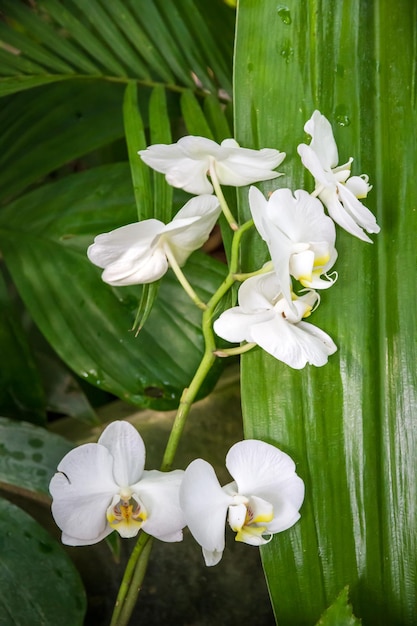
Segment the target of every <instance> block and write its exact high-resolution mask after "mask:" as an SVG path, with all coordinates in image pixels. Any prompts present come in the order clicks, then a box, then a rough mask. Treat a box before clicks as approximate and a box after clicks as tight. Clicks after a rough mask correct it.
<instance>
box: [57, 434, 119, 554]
mask: <svg viewBox="0 0 417 626" xmlns="http://www.w3.org/2000/svg"><path fill="white" fill-rule="evenodd" d="M49 490H50V493H51V495H52V498H53V502H52V515H53V517H54V519H55V521H56V523H57V525H58V526H59V527H60V528H61V530H62V531H63V534H64V535H65V536H69V537H72V538H73V543H72V544H71V545H82V544H78V543H74V542H76V541H77V540H78V539H80V540H81V541H84V542H87V543H96V542H97V541H100V538H101V537H102V536H105V534H108V533H107V531H106V529H107V528H108V527H107V520H106V510H107V507H108V506H109V504H110V502H111V500H112V498H113V496H114V494H115V493H116V492H117V491H118V486H117V485H116V483H115V481H114V478H113V458H112V456H111V454H110V452H109V451H108V450H107V448H105V447H104V446H101V445H98V444H85V445H82V446H80V447H79V448H75V449H74V450H71V452H69V453H68V454H67V455H65V457H64V458H63V459H62V461H61V462H60V464H59V465H58V473H56V474H55V475H54V476H53V478H52V480H51V482H50V485H49ZM109 532H110V531H109ZM103 533H104V535H103Z"/></svg>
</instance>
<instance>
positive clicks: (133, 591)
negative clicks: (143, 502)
mask: <svg viewBox="0 0 417 626" xmlns="http://www.w3.org/2000/svg"><path fill="white" fill-rule="evenodd" d="M152 544H153V539H152V537H150V536H149V535H147V534H146V533H144V532H141V534H140V537H139V539H138V541H137V542H136V545H135V547H134V549H133V552H132V554H131V556H130V559H129V562H128V564H127V567H126V570H125V573H124V576H123V580H122V584H121V585H120V589H119V593H118V596H117V600H116V605H115V607H114V611H113V616H112V620H111V622H110V626H127V624H128V623H129V620H130V617H131V615H132V612H133V609H134V608H135V604H136V600H137V597H138V595H139V592H140V590H141V587H142V582H143V579H144V577H145V574H146V569H147V567H148V562H149V557H150V554H151V549H152Z"/></svg>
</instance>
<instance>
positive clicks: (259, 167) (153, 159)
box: [139, 136, 285, 194]
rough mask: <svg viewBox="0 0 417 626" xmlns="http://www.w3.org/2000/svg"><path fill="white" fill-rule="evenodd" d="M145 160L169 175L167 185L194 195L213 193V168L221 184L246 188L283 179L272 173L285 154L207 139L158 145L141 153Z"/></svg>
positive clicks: (181, 140)
mask: <svg viewBox="0 0 417 626" xmlns="http://www.w3.org/2000/svg"><path fill="white" fill-rule="evenodd" d="M139 154H140V156H141V158H142V160H143V161H144V162H145V163H147V164H148V165H149V166H150V167H152V168H153V169H155V170H156V171H158V172H162V173H163V174H165V177H166V179H167V182H168V183H169V184H171V185H173V186H174V187H181V188H182V189H185V191H188V192H190V193H195V194H206V193H212V191H213V187H212V185H211V183H210V182H209V181H208V178H207V173H208V171H209V169H210V166H211V164H212V166H213V167H214V168H215V171H216V175H217V178H218V181H219V183H220V184H223V185H234V186H238V187H239V186H242V185H248V184H250V183H253V182H258V181H260V180H269V179H271V178H276V177H277V176H280V174H279V173H278V172H274V171H272V170H273V169H274V168H275V167H277V166H278V165H279V163H281V162H282V160H283V159H284V157H285V154H283V153H280V152H279V151H278V150H275V149H272V148H263V149H262V150H251V149H248V148H241V147H240V146H239V144H238V143H237V142H236V141H235V140H234V139H225V140H224V141H223V142H222V144H221V145H219V144H217V143H216V142H214V141H212V140H211V139H207V138H205V137H195V136H188V137H182V138H181V139H180V140H179V141H178V142H177V144H172V145H163V144H156V145H154V146H149V148H147V149H146V150H141V151H140V152H139Z"/></svg>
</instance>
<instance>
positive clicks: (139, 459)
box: [98, 421, 145, 487]
mask: <svg viewBox="0 0 417 626" xmlns="http://www.w3.org/2000/svg"><path fill="white" fill-rule="evenodd" d="M98 444H101V445H102V446H104V447H106V448H107V450H108V451H109V452H110V454H111V455H112V457H113V476H114V480H115V482H116V483H117V484H118V485H119V486H120V487H127V486H128V485H132V484H133V483H136V482H137V481H138V480H139V479H140V477H141V476H142V473H143V468H144V467H145V444H144V443H143V439H142V437H141V436H140V435H139V433H138V431H137V430H136V428H135V427H134V426H132V424H130V423H129V422H122V421H117V422H112V423H111V424H109V425H108V426H107V428H105V429H104V430H103V432H102V434H101V436H100V438H99V440H98Z"/></svg>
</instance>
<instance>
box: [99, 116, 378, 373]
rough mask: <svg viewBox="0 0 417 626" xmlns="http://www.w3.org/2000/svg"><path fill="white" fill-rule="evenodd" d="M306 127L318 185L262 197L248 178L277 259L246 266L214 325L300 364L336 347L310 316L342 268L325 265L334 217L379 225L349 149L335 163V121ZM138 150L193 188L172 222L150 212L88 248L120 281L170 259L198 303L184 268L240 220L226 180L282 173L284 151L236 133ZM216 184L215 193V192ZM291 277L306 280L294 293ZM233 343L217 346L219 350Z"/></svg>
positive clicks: (332, 251)
mask: <svg viewBox="0 0 417 626" xmlns="http://www.w3.org/2000/svg"><path fill="white" fill-rule="evenodd" d="M304 129H305V131H306V132H307V133H308V134H310V135H311V142H310V145H306V144H300V145H299V146H298V153H299V155H300V157H301V160H302V163H303V165H304V166H305V167H306V168H307V169H308V170H309V171H310V172H311V174H312V175H313V176H314V180H315V190H314V191H313V192H312V193H308V192H307V191H305V190H303V189H298V190H295V191H294V192H293V191H292V190H291V189H289V188H281V189H277V190H275V191H274V192H273V193H271V195H270V196H269V197H268V198H265V196H264V194H263V193H262V192H261V191H259V189H257V188H256V187H253V186H252V187H250V189H249V206H250V211H251V215H252V219H253V222H254V224H255V227H256V229H257V231H258V233H259V235H260V237H261V238H262V239H263V240H264V241H265V243H266V245H267V247H268V250H269V255H270V258H271V261H270V262H269V263H267V264H266V266H264V267H263V268H260V269H259V270H258V271H257V272H253V273H252V274H251V275H250V276H246V277H245V276H243V279H245V278H246V280H244V281H243V283H242V285H241V287H240V289H239V292H238V305H237V306H235V307H232V308H231V309H229V310H227V311H225V312H224V313H223V314H222V315H220V317H219V319H217V320H216V321H215V323H214V327H213V328H214V331H215V333H216V334H217V335H218V336H219V337H221V338H222V339H225V340H226V341H229V342H231V343H242V342H246V343H245V344H244V345H243V346H242V347H241V350H245V349H249V348H250V347H251V346H253V345H258V346H260V347H261V348H263V349H264V350H265V351H266V352H268V353H269V354H271V355H272V356H274V357H275V358H277V359H279V360H281V361H283V362H284V363H286V364H287V365H289V366H290V367H292V368H295V369H301V368H303V367H305V366H306V365H307V364H311V365H315V366H322V365H324V364H325V363H327V360H328V357H329V356H330V355H331V354H333V353H334V352H335V351H336V350H337V348H336V345H335V344H334V342H333V340H332V339H331V338H330V337H329V335H327V333H325V332H324V331H322V330H320V329H319V328H317V327H316V326H313V325H312V324H310V323H307V322H305V321H304V319H305V318H307V317H308V316H309V315H310V314H311V313H312V312H313V311H314V310H315V309H316V308H317V307H318V305H319V303H320V297H319V295H318V293H317V291H316V290H321V289H328V288H329V287H331V286H332V285H333V284H334V282H335V281H336V278H337V273H336V272H334V271H333V272H332V273H329V272H330V270H332V268H333V266H334V264H335V262H336V259H337V251H336V247H335V244H336V229H335V223H337V224H339V225H340V226H342V227H343V228H344V229H345V230H347V231H348V232H349V233H351V234H352V235H355V236H356V237H359V238H360V239H362V240H364V241H368V242H370V241H371V240H370V238H369V237H368V235H366V233H365V230H366V231H367V232H368V233H377V232H378V231H379V226H378V225H377V223H376V220H375V217H374V216H373V214H372V213H371V212H370V211H369V210H368V209H367V208H366V207H365V206H364V205H363V204H362V203H361V202H360V198H364V197H366V196H367V194H368V191H369V190H370V189H371V187H370V185H369V184H368V177H367V176H366V175H362V176H350V169H351V164H352V161H353V159H352V158H350V159H349V161H348V162H347V163H345V164H344V165H337V163H338V160H339V157H338V150H337V146H336V142H335V140H334V137H333V132H332V129H331V126H330V123H329V121H328V120H327V119H326V118H325V117H324V115H322V114H321V113H320V112H319V111H314V113H313V115H312V116H311V118H310V120H308V122H307V123H306V124H305V127H304ZM139 155H140V157H141V158H142V160H143V161H144V162H145V163H146V164H147V165H149V166H150V167H152V168H153V169H154V170H156V171H157V172H161V173H163V174H165V177H166V180H167V182H168V183H169V184H171V185H173V186H174V187H179V188H182V189H184V190H185V191H188V192H189V193H192V194H196V197H194V198H192V199H191V200H190V201H189V202H187V204H186V205H185V206H184V207H183V208H182V209H181V210H180V211H179V212H178V213H177V215H176V216H175V217H174V218H173V220H172V221H171V222H170V223H169V224H163V223H162V222H161V221H159V220H157V219H148V220H144V221H142V222H138V223H135V224H129V225H127V226H123V227H121V228H118V229H116V230H114V231H112V232H110V233H105V234H102V235H98V236H97V237H96V239H95V241H94V243H93V244H92V245H91V246H90V247H89V249H88V252H87V254H88V257H89V259H90V260H91V261H92V262H93V263H94V264H95V265H98V266H99V267H101V268H102V269H103V270H104V271H103V274H102V279H103V280H104V281H105V282H107V283H109V284H111V285H115V286H123V285H133V284H144V283H149V282H153V281H156V280H158V279H159V278H161V277H162V276H163V275H164V274H165V273H166V271H167V270H168V268H169V267H171V268H172V269H173V271H174V272H175V273H176V275H177V277H178V279H179V280H180V282H181V284H182V286H183V287H184V288H185V289H186V291H187V292H188V293H189V295H190V296H191V297H192V298H193V300H194V302H196V303H197V304H198V305H199V306H200V305H201V302H200V301H199V299H198V297H197V296H196V294H195V293H194V291H193V289H192V287H191V285H189V284H188V282H187V280H186V279H185V277H184V275H183V274H182V271H181V269H180V268H181V267H182V266H183V265H184V264H185V262H186V260H187V259H188V257H189V255H190V254H191V253H192V252H193V251H194V250H196V249H197V248H199V247H201V245H202V244H203V243H204V242H205V241H206V240H207V238H208V237H209V235H210V232H211V230H212V228H213V226H214V224H215V222H216V221H217V219H218V217H219V215H220V213H221V212H222V211H223V213H224V215H225V217H226V219H227V220H228V222H229V224H230V226H231V228H232V229H234V230H237V229H238V228H239V227H238V225H237V223H236V221H235V219H234V217H233V215H232V214H231V212H230V209H229V207H228V206H227V203H226V201H225V198H224V195H223V193H222V190H221V185H233V186H245V185H252V184H253V183H256V182H260V181H265V180H272V179H275V178H277V177H279V176H281V174H280V173H279V172H276V171H275V168H276V167H278V165H280V164H281V163H282V161H283V160H284V158H285V153H284V152H280V151H278V150H275V149H272V148H263V149H261V150H251V149H247V148H241V147H240V146H239V144H238V143H237V142H236V141H235V140H234V139H226V140H224V141H223V142H222V143H221V144H220V145H219V144H217V143H215V142H214V141H212V140H210V139H207V138H204V137H195V136H189V137H183V138H182V139H180V140H179V141H178V142H177V143H175V144H171V145H165V144H157V145H152V146H150V147H148V148H147V149H146V150H141V151H140V152H139ZM213 191H214V194H215V195H211V194H212V193H213ZM325 207H326V209H327V211H328V214H326V213H325V210H324V208H325ZM293 281H297V282H298V283H299V284H300V285H301V287H303V288H304V289H303V290H302V291H301V292H299V293H296V291H295V289H294V285H293ZM201 308H204V303H203V305H202V306H201ZM236 351H237V350H236V349H232V350H230V351H229V352H228V350H217V351H216V354H217V355H218V356H225V355H227V354H228V353H231V352H232V353H236Z"/></svg>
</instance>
